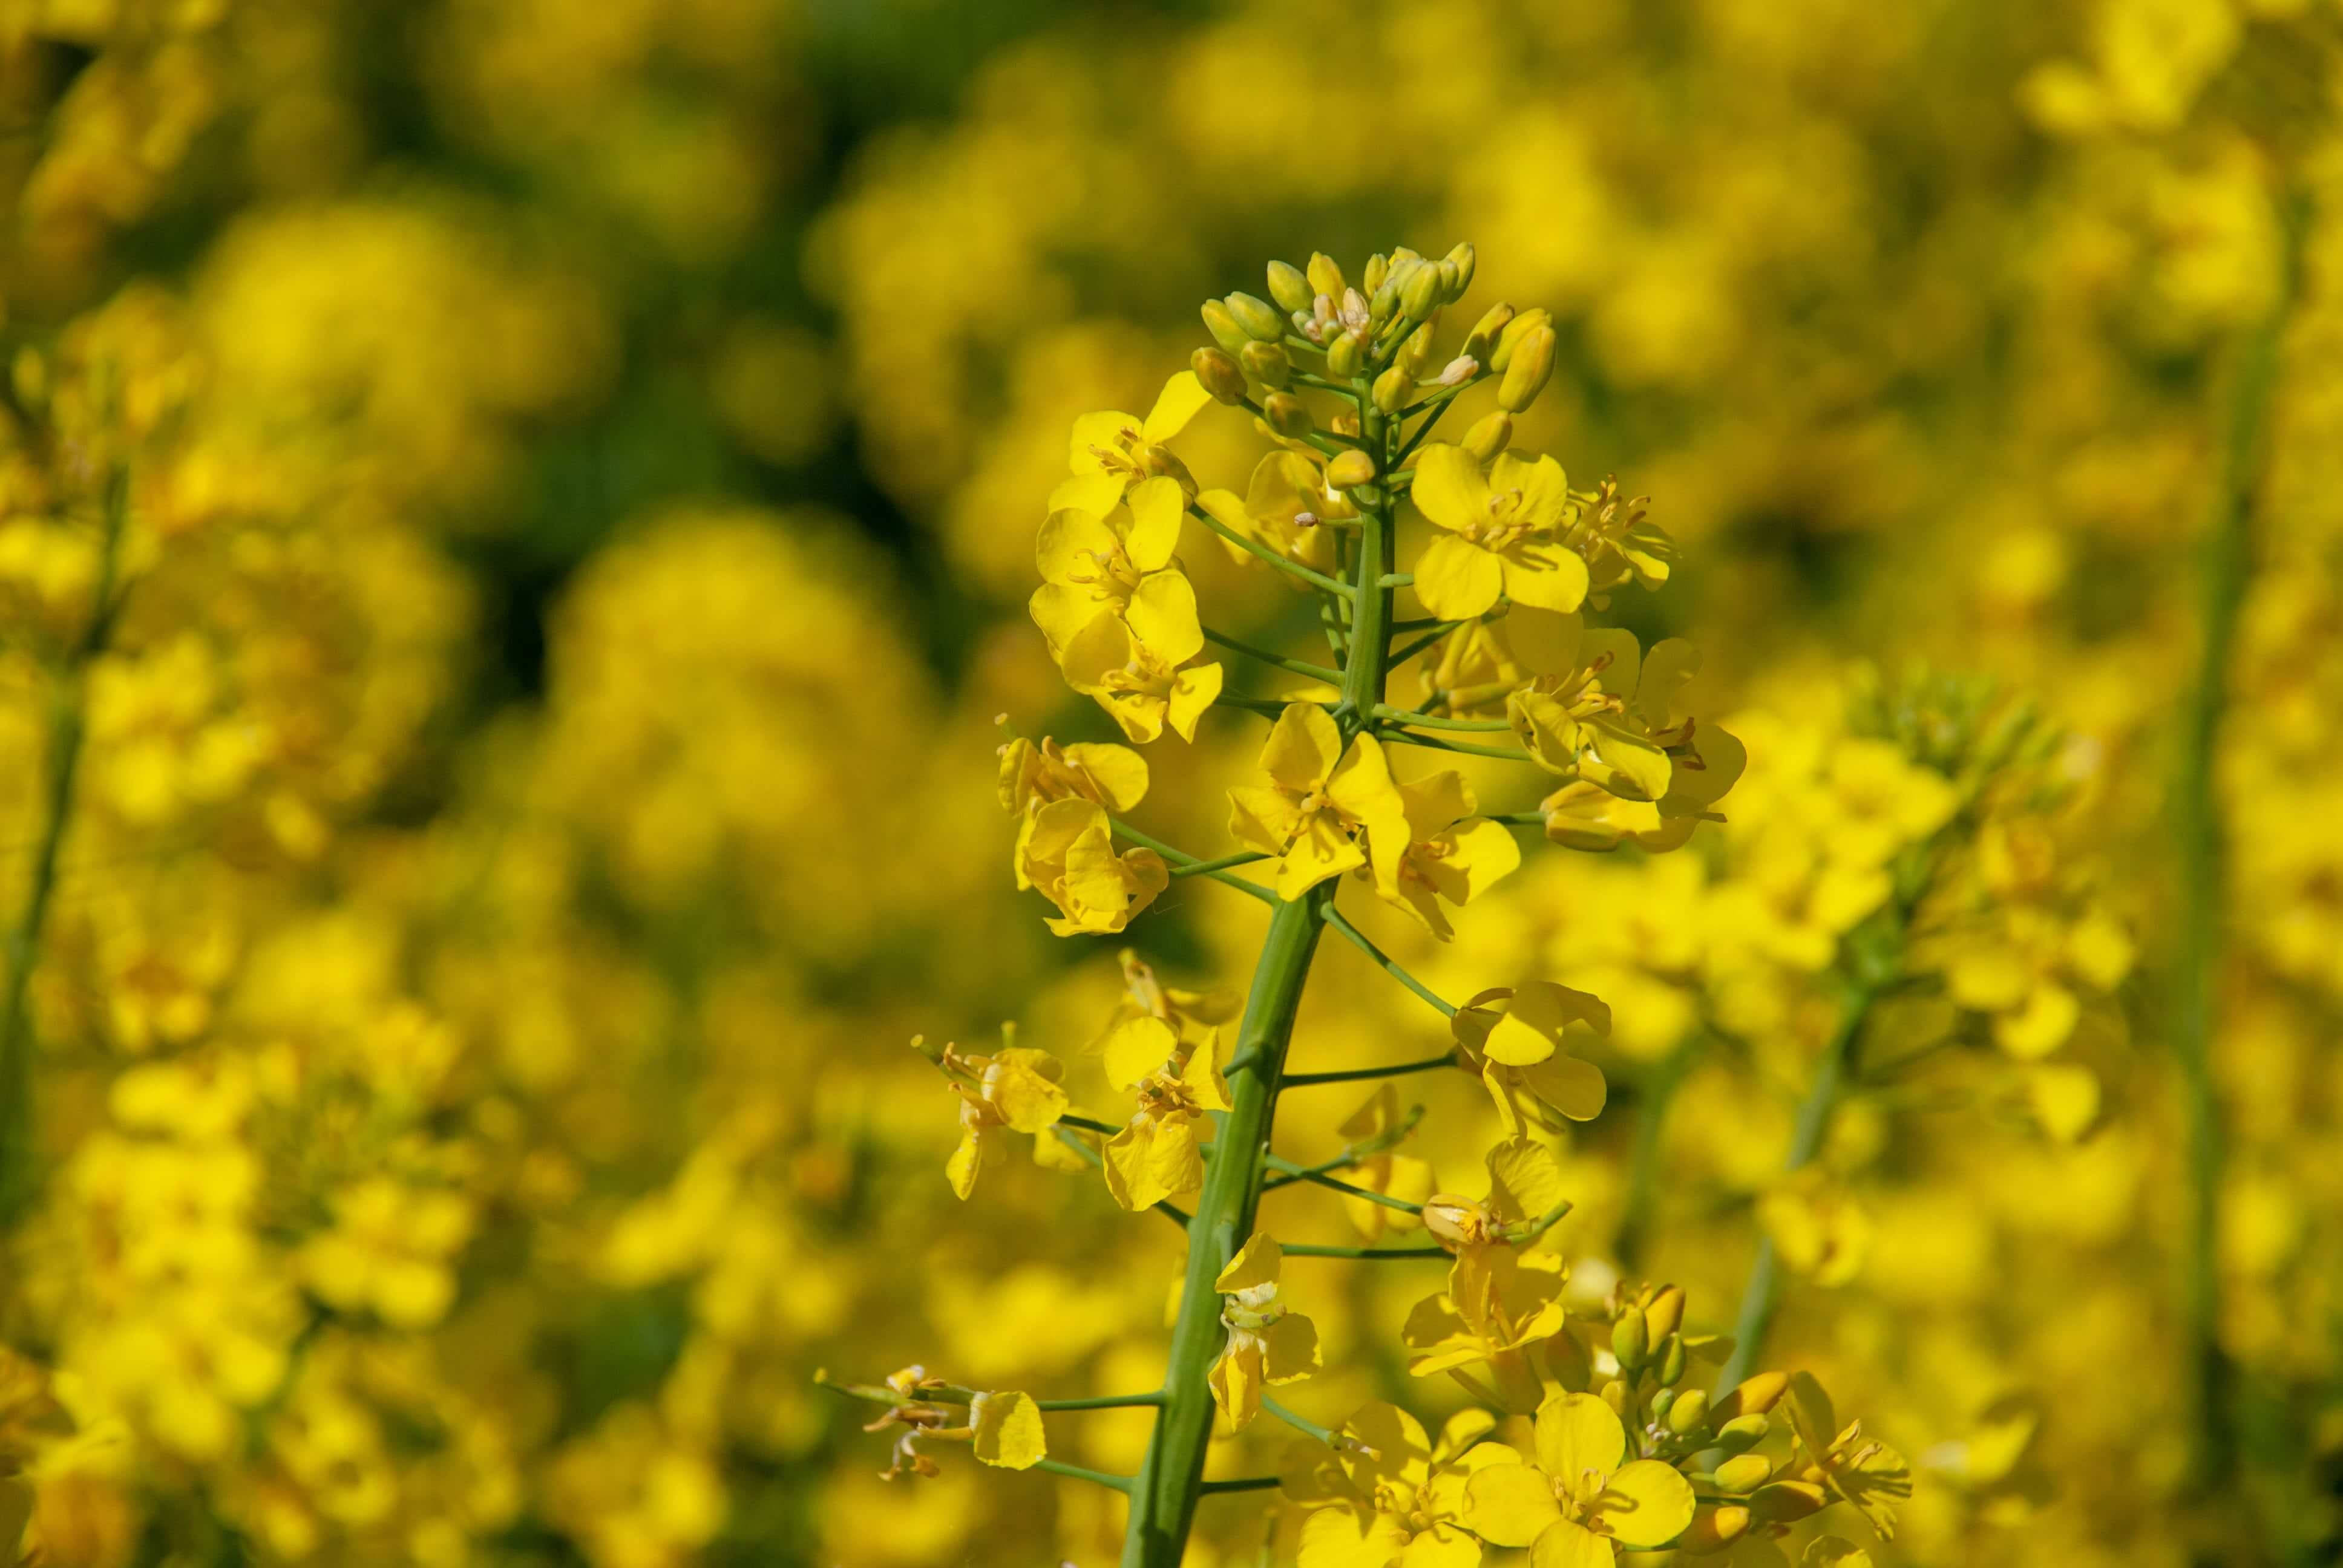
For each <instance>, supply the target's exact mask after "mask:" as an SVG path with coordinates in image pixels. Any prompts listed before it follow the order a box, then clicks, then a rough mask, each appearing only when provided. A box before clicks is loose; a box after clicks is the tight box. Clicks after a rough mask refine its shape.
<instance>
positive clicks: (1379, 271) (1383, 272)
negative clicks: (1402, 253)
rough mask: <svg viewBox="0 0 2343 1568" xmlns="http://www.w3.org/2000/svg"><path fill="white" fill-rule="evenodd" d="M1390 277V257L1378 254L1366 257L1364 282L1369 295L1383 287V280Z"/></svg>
mask: <svg viewBox="0 0 2343 1568" xmlns="http://www.w3.org/2000/svg"><path fill="white" fill-rule="evenodd" d="M1389 276H1391V257H1389V256H1384V255H1382V254H1381V253H1380V252H1379V253H1377V254H1376V255H1373V256H1369V257H1367V274H1366V277H1365V280H1364V281H1365V285H1366V290H1367V292H1368V293H1369V294H1373V293H1374V292H1375V290H1377V289H1379V288H1381V287H1382V286H1383V280H1384V279H1385V278H1387V277H1389Z"/></svg>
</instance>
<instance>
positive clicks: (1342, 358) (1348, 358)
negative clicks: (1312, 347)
mask: <svg viewBox="0 0 2343 1568" xmlns="http://www.w3.org/2000/svg"><path fill="white" fill-rule="evenodd" d="M1366 363H1367V351H1366V348H1365V347H1364V346H1363V344H1361V343H1360V342H1359V340H1358V339H1357V338H1356V337H1353V336H1352V335H1351V334H1350V333H1347V332H1345V333H1343V334H1342V336H1341V337H1337V338H1336V339H1334V341H1333V342H1332V343H1329V344H1328V345H1326V373H1327V374H1328V375H1330V376H1332V377H1334V378H1335V379H1336V380H1338V381H1348V380H1349V379H1350V378H1351V377H1353V376H1356V375H1357V374H1358V373H1359V372H1360V371H1361V370H1362V369H1363V368H1364V367H1366Z"/></svg>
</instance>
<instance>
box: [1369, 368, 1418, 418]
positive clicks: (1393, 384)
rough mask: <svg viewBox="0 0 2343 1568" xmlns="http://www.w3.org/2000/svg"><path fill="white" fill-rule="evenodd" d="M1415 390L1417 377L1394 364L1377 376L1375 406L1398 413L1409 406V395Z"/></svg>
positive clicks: (1387, 412)
mask: <svg viewBox="0 0 2343 1568" xmlns="http://www.w3.org/2000/svg"><path fill="white" fill-rule="evenodd" d="M1414 390H1415V377H1413V376H1410V375H1409V374H1408V373H1407V372H1406V371H1404V370H1403V369H1401V368H1400V367H1398V366H1396V365H1394V366H1393V367H1391V368H1390V369H1388V370H1386V371H1384V372H1383V374H1382V375H1380V376H1378V377H1375V390H1374V399H1375V407H1378V408H1380V409H1382V410H1383V412H1384V413H1386V414H1396V413H1398V412H1399V411H1400V410H1401V409H1403V408H1404V407H1407V395H1408V394H1409V393H1411V392H1413V391H1414Z"/></svg>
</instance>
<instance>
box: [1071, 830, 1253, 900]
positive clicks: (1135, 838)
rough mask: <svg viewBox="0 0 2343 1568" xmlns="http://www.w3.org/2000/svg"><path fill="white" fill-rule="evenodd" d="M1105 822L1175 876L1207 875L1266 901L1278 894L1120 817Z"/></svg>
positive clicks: (1121, 837)
mask: <svg viewBox="0 0 2343 1568" xmlns="http://www.w3.org/2000/svg"><path fill="white" fill-rule="evenodd" d="M1107 823H1108V825H1109V826H1110V827H1111V828H1112V829H1114V836H1115V837H1116V838H1118V839H1130V840H1131V842H1132V843H1134V844H1136V845H1138V846H1139V847H1140V848H1141V849H1152V850H1154V851H1155V852H1156V853H1157V854H1159V855H1161V856H1162V857H1163V858H1164V859H1166V860H1168V861H1170V862H1171V866H1172V875H1173V876H1175V877H1181V876H1187V877H1209V878H1210V879H1212V880H1213V881H1215V882H1218V883H1220V884H1221V885H1222V887H1227V888H1234V889H1235V890H1237V891H1238V892H1240V893H1243V894H1246V895H1248V896H1250V897H1252V898H1256V899H1260V900H1262V901H1263V902H1265V903H1275V902H1276V901H1277V895H1276V894H1275V893H1272V892H1271V891H1270V890H1268V889H1267V888H1264V887H1262V885H1261V884H1260V883H1258V882H1248V881H1246V880H1245V879H1243V878H1242V877H1232V876H1230V875H1229V874H1228V873H1227V872H1226V871H1223V870H1219V869H1214V868H1213V867H1212V864H1211V862H1209V861H1205V860H1200V859H1197V858H1196V857H1195V856H1193V855H1191V854H1190V853H1188V851H1186V850H1185V849H1173V848H1172V846H1171V845H1169V844H1167V843H1165V842H1164V841H1163V840H1162V839H1151V838H1150V837H1148V836H1147V835H1146V834H1144V833H1142V832H1141V831H1140V830H1139V829H1136V828H1134V827H1132V826H1131V824H1130V823H1128V822H1125V821H1123V820H1121V819H1119V818H1114V817H1110V818H1108V819H1107Z"/></svg>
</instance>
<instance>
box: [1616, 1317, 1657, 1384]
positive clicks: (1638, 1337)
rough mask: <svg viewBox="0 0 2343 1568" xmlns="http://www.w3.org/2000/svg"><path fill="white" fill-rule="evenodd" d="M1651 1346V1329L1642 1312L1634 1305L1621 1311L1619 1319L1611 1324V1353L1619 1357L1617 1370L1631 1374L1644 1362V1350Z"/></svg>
mask: <svg viewBox="0 0 2343 1568" xmlns="http://www.w3.org/2000/svg"><path fill="white" fill-rule="evenodd" d="M1651 1348H1652V1329H1651V1325H1650V1324H1649V1323H1647V1322H1644V1314H1643V1312H1641V1311H1639V1310H1638V1309H1636V1308H1634V1307H1629V1308H1628V1309H1627V1310H1626V1311H1625V1312H1621V1313H1620V1314H1619V1321H1618V1322H1615V1323H1614V1324H1612V1325H1611V1353H1612V1354H1613V1355H1614V1356H1616V1357H1618V1358H1619V1370H1620V1371H1621V1372H1626V1373H1628V1374H1630V1375H1633V1374H1634V1371H1635V1369H1636V1368H1638V1367H1640V1366H1642V1365H1643V1364H1644V1352H1645V1351H1648V1350H1650V1349H1651Z"/></svg>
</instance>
